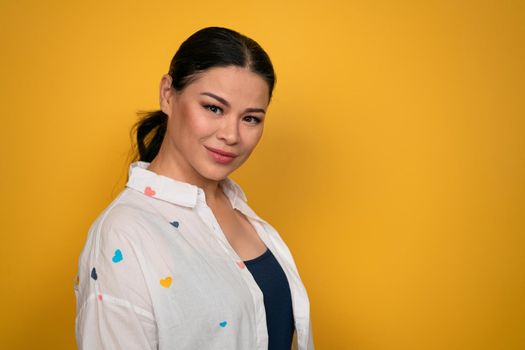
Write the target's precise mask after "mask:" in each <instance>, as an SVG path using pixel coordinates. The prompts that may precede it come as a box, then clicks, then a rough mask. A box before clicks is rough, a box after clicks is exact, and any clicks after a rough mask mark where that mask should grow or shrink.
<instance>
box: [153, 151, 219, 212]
mask: <svg viewBox="0 0 525 350" xmlns="http://www.w3.org/2000/svg"><path fill="white" fill-rule="evenodd" d="M148 170H150V171H153V172H154V173H156V174H158V175H162V176H166V177H169V178H171V179H174V180H177V181H181V182H186V183H189V184H191V185H194V186H197V187H199V188H201V189H202V190H203V191H204V195H205V196H206V202H208V205H210V204H212V203H215V202H217V201H218V200H219V198H220V197H221V196H222V195H223V192H222V189H221V188H220V181H217V180H210V179H207V178H204V177H203V176H201V175H200V174H198V173H197V172H196V171H195V169H193V168H192V167H191V166H190V165H189V164H188V163H187V162H183V161H181V160H180V159H179V157H177V154H174V153H170V154H168V153H167V152H165V151H163V148H162V146H161V149H160V151H159V153H158V155H157V156H156V157H155V158H154V159H153V161H152V162H151V163H150V165H149V167H148Z"/></svg>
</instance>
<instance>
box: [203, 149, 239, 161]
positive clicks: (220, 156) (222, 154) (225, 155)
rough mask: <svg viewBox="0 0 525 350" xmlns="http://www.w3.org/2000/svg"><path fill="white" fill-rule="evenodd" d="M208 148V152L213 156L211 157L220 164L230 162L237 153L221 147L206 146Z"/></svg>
mask: <svg viewBox="0 0 525 350" xmlns="http://www.w3.org/2000/svg"><path fill="white" fill-rule="evenodd" d="M204 147H205V148H206V150H207V151H208V154H209V155H210V156H211V158H212V159H213V160H214V161H215V162H217V163H220V164H229V163H231V162H232V161H233V160H234V159H235V157H237V155H236V154H235V153H231V152H226V151H223V150H220V149H216V148H211V147H206V146H204Z"/></svg>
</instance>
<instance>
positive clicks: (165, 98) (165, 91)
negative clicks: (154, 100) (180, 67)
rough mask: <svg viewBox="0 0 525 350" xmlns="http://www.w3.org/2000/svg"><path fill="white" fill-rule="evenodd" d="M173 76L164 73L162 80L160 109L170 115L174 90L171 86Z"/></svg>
mask: <svg viewBox="0 0 525 350" xmlns="http://www.w3.org/2000/svg"><path fill="white" fill-rule="evenodd" d="M171 83H172V78H171V76H170V75H169V74H164V75H163V76H162V79H161V80H160V109H161V111H163V112H164V113H166V114H167V115H168V117H170V113H171V103H172V98H171V97H172V96H173V94H174V90H173V89H172V86H171Z"/></svg>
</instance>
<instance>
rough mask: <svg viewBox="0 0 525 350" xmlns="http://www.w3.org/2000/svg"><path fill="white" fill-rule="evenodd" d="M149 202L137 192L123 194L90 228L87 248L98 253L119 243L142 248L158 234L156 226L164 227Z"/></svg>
mask: <svg viewBox="0 0 525 350" xmlns="http://www.w3.org/2000/svg"><path fill="white" fill-rule="evenodd" d="M150 201H151V199H150V198H149V197H146V196H144V195H143V194H141V193H140V192H137V191H135V190H132V189H128V188H127V189H125V190H124V191H122V192H121V193H120V194H119V195H118V197H117V198H115V200H113V202H112V203H111V204H110V205H109V206H108V207H106V208H105V209H104V210H103V211H102V212H101V213H100V214H99V215H98V217H97V218H96V219H95V221H94V222H93V224H92V225H91V226H90V228H89V231H88V236H87V240H86V248H88V249H89V250H92V251H94V252H99V251H101V250H103V249H104V247H105V246H108V245H109V246H114V245H115V244H117V243H118V244H122V243H125V244H131V245H135V246H137V247H140V246H142V245H143V244H142V243H143V242H144V241H145V240H150V239H151V238H152V237H151V236H152V235H155V234H156V232H158V229H156V226H159V225H161V224H162V220H161V218H160V214H159V213H158V211H156V210H155V207H154V206H152V205H151V202H150ZM95 255H97V254H96V253H95Z"/></svg>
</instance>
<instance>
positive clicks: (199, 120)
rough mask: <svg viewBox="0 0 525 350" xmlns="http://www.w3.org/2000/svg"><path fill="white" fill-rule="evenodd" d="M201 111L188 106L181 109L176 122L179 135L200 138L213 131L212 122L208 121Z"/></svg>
mask: <svg viewBox="0 0 525 350" xmlns="http://www.w3.org/2000/svg"><path fill="white" fill-rule="evenodd" d="M203 113H204V112H202V111H199V110H198V109H197V108H189V107H188V108H185V109H183V110H181V112H180V114H179V117H180V118H179V120H178V121H179V122H178V123H177V124H178V126H179V128H180V130H179V131H180V133H182V135H181V136H183V137H187V136H189V135H191V136H192V137H193V138H196V139H202V138H205V137H207V136H208V135H210V134H212V133H213V125H212V124H213V123H210V122H209V120H207V119H206V117H205V116H204V115H203Z"/></svg>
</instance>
